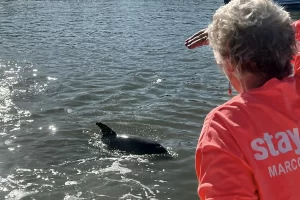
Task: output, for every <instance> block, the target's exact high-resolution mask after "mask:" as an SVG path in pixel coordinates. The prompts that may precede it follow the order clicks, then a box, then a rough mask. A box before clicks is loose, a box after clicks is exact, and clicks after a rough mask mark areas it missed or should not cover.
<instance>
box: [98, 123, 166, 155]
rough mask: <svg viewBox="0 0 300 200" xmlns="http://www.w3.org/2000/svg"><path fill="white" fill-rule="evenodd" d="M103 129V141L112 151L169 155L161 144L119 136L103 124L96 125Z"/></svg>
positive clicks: (128, 136)
mask: <svg viewBox="0 0 300 200" xmlns="http://www.w3.org/2000/svg"><path fill="white" fill-rule="evenodd" d="M96 125H97V126H99V128H100V129H101V132H102V138H101V141H102V142H103V143H104V144H106V146H107V147H108V149H110V150H119V151H121V152H126V153H130V154H137V155H143V154H168V151H167V150H166V149H165V148H164V147H163V146H162V145H160V144H159V143H157V142H155V141H153V140H149V139H144V138H140V137H136V136H130V135H118V134H117V133H116V132H115V131H113V130H112V129H111V128H109V127H108V126H106V125H105V124H103V123H101V122H97V123H96Z"/></svg>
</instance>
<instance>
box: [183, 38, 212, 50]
mask: <svg viewBox="0 0 300 200" xmlns="http://www.w3.org/2000/svg"><path fill="white" fill-rule="evenodd" d="M207 44H208V40H207V39H205V40H204V39H198V40H194V41H192V42H190V43H186V44H185V46H186V47H187V48H188V49H194V48H197V47H200V46H203V45H207Z"/></svg>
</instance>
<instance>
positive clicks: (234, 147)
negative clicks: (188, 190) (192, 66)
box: [196, 0, 300, 200]
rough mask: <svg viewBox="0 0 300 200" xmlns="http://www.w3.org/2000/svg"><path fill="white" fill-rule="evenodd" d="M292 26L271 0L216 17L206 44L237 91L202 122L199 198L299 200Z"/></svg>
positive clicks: (243, 4) (237, 2) (230, 8)
mask: <svg viewBox="0 0 300 200" xmlns="http://www.w3.org/2000/svg"><path fill="white" fill-rule="evenodd" d="M291 23H292V21H291V19H290V16H289V14H288V13H287V12H286V11H284V10H283V9H282V8H281V7H279V6H278V5H277V4H275V3H274V2H273V1H271V0H232V1H231V2H229V3H228V4H227V5H225V6H222V7H220V8H219V9H218V10H217V11H216V13H215V14H214V16H213V21H212V23H211V24H210V25H209V27H208V29H207V33H208V40H209V44H210V46H211V47H212V49H213V52H214V56H215V59H216V62H217V63H218V64H219V65H220V68H221V70H222V71H223V73H224V74H225V76H226V77H227V78H228V80H229V81H230V82H231V84H232V86H233V87H234V88H235V89H236V91H237V92H239V93H240V94H239V95H237V96H235V97H233V98H232V99H231V100H229V101H228V102H226V103H224V104H223V105H221V106H219V107H217V108H215V109H213V110H212V111H211V112H210V113H209V114H208V115H207V117H206V118H205V121H204V124H203V127H202V131H201V134H200V138H199V141H198V145H197V150H196V174H197V177H198V181H199V186H198V194H199V197H200V199H201V200H205V199H207V200H232V199H243V200H246V199H247V200H254V199H260V200H274V199H280V200H283V199H284V200H287V199H289V200H298V199H299V196H300V187H299V181H300V136H299V133H300V130H299V129H300V70H298V69H299V68H300V59H299V57H300V56H298V54H296V53H297V51H296V49H297V48H296V43H297V42H296V39H298V40H299V39H300V37H299V34H297V33H296V34H295V30H300V26H299V22H296V23H294V24H293V26H291V25H290V24H291ZM295 28H296V29H295ZM295 37H296V38H295ZM291 60H292V62H291ZM293 65H294V66H293ZM293 67H294V68H295V70H293Z"/></svg>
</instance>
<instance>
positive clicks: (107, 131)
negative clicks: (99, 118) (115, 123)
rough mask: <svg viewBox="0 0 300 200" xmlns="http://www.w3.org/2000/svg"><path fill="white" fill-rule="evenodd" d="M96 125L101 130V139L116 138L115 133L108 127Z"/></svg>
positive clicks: (100, 124) (99, 123)
mask: <svg viewBox="0 0 300 200" xmlns="http://www.w3.org/2000/svg"><path fill="white" fill-rule="evenodd" d="M96 125H97V126H99V128H100V129H101V132H102V136H103V137H116V136H117V133H116V132H115V131H113V130H112V129H111V128H109V127H108V126H106V125H105V124H103V123H101V122H97V123H96Z"/></svg>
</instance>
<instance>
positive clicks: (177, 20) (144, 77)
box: [0, 0, 299, 200]
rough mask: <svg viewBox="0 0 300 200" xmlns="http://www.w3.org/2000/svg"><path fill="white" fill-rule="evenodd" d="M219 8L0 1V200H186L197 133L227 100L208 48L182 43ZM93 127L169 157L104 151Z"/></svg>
mask: <svg viewBox="0 0 300 200" xmlns="http://www.w3.org/2000/svg"><path fill="white" fill-rule="evenodd" d="M220 5H222V1H217V0H203V1H201V0H197V1H196V0H188V1H187V0H179V1H177V0H176V1H174V0H141V1H137V0H135V1H134V0H118V1H117V0H109V1H103V0H86V1H83V0H57V1H55V0H40V1H39V0H27V1H24V0H15V1H13V0H3V1H1V2H0V23H1V25H0V137H1V140H0V199H9V200H19V199H23V200H29V199H30V200H33V199H35V200H40V199H42V200H48V199H49V200H53V199H56V200H77V199H95V200H97V199H105V200H106V199H121V200H122V199H126V200H127V199H132V200H139V199H150V200H156V199H160V200H167V199H174V200H182V199H197V195H196V188H197V181H196V176H195V171H194V151H195V147H196V144H197V140H198V136H199V131H200V129H201V125H202V122H203V119H204V117H205V115H206V114H207V113H208V112H209V110H211V109H212V108H213V107H215V106H217V105H219V104H221V103H222V102H224V101H226V100H227V99H228V98H229V97H228V96H227V81H226V80H225V78H224V77H223V76H222V75H221V73H220V72H219V70H218V68H217V67H216V66H215V62H214V59H213V56H212V52H211V51H210V49H209V48H208V47H203V48H201V49H197V50H187V49H186V48H185V47H184V45H183V44H184V41H185V39H186V38H187V37H189V36H190V35H191V34H192V33H194V32H195V31H197V30H199V29H200V28H202V27H205V26H206V25H207V24H208V23H209V21H210V16H211V14H212V13H213V12H214V10H215V9H216V8H217V7H219V6H220ZM297 15H298V13H294V14H293V16H295V17H297ZM298 16H299V15H298ZM96 121H102V122H103V123H106V124H107V125H109V126H111V127H112V128H113V129H115V131H116V132H119V133H126V134H134V135H139V136H143V137H147V138H150V139H154V140H156V141H158V142H160V143H161V144H163V146H165V147H167V148H168V150H169V152H170V153H171V155H172V158H166V157H154V156H133V155H124V154H120V153H117V152H110V151H107V150H106V149H105V148H104V147H103V144H102V143H101V142H100V141H99V137H100V133H99V130H98V128H97V127H96V125H95V122H96Z"/></svg>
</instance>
